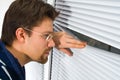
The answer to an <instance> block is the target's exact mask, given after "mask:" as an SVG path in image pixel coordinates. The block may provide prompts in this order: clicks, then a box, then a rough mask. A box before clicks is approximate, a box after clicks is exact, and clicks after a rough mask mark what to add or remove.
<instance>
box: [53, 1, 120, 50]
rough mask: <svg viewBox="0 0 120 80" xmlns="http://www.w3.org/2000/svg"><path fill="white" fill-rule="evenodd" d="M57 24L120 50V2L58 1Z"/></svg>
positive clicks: (56, 6) (56, 4)
mask: <svg viewBox="0 0 120 80" xmlns="http://www.w3.org/2000/svg"><path fill="white" fill-rule="evenodd" d="M55 8H56V9H57V10H58V11H60V15H59V17H58V18H57V19H56V21H55V24H57V25H60V26H62V27H67V28H69V29H72V30H74V31H77V32H79V33H82V34H84V35H87V36H89V37H91V38H94V39H96V40H98V41H101V42H103V43H106V44H108V45H111V46H113V47H116V48H118V49H120V0H56V3H55Z"/></svg>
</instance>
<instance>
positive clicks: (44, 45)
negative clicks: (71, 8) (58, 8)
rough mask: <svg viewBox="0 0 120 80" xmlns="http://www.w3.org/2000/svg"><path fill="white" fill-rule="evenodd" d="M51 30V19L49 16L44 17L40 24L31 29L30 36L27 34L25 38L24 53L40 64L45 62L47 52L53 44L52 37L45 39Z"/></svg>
mask: <svg viewBox="0 0 120 80" xmlns="http://www.w3.org/2000/svg"><path fill="white" fill-rule="evenodd" d="M52 32H53V21H52V20H51V19H49V18H45V19H44V20H43V22H42V23H41V24H40V25H38V26H36V27H34V28H33V29H32V31H31V33H32V34H31V36H30V37H29V36H27V38H26V40H25V54H26V55H27V56H28V57H29V58H30V59H31V60H33V61H37V62H40V63H42V64H44V63H46V62H47V60H48V55H49V52H50V50H51V49H52V47H53V46H54V45H55V44H54V42H53V40H52V39H49V40H46V36H48V35H49V34H51V33H52ZM39 33H40V34H39ZM41 34H42V35H41Z"/></svg>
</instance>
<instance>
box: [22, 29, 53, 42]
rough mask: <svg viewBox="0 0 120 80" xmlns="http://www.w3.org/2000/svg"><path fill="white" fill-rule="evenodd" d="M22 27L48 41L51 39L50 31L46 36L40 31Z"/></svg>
mask: <svg viewBox="0 0 120 80" xmlns="http://www.w3.org/2000/svg"><path fill="white" fill-rule="evenodd" d="M23 29H24V30H27V31H30V32H33V33H36V34H38V35H39V36H41V37H42V38H44V39H45V40H46V41H50V40H51V39H53V33H50V34H49V35H48V36H46V35H44V34H42V33H40V32H36V31H34V30H31V29H28V28H23Z"/></svg>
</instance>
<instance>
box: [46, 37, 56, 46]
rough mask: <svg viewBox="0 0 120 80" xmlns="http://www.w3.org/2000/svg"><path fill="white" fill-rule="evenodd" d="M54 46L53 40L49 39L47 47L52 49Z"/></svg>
mask: <svg viewBox="0 0 120 80" xmlns="http://www.w3.org/2000/svg"><path fill="white" fill-rule="evenodd" d="M54 46H55V42H54V41H53V39H51V40H50V41H49V43H48V47H54Z"/></svg>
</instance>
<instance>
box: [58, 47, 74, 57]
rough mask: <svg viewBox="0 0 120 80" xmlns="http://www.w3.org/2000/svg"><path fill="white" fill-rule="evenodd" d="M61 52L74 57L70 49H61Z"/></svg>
mask: <svg viewBox="0 0 120 80" xmlns="http://www.w3.org/2000/svg"><path fill="white" fill-rule="evenodd" d="M59 50H60V51H62V52H64V53H65V54H67V55H69V56H73V52H72V51H71V50H70V49H69V48H61V49H59Z"/></svg>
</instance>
